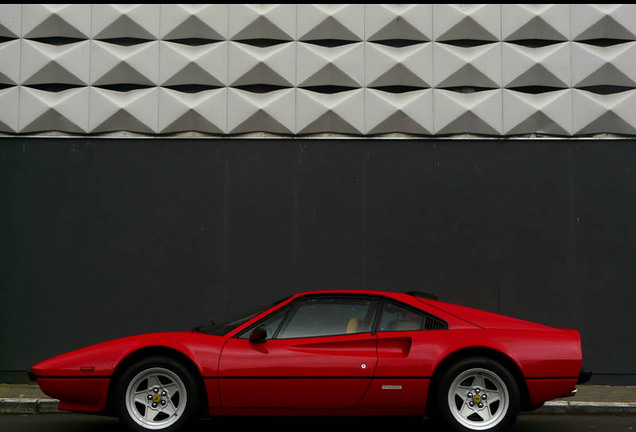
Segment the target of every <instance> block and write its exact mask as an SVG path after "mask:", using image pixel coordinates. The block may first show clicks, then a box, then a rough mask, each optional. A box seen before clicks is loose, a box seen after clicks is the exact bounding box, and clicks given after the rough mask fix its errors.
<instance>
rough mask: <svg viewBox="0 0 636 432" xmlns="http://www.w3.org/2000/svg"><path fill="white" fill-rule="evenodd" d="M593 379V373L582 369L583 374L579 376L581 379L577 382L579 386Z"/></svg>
mask: <svg viewBox="0 0 636 432" xmlns="http://www.w3.org/2000/svg"><path fill="white" fill-rule="evenodd" d="M591 378H592V371H591V370H588V369H583V368H581V373H580V374H579V379H578V380H577V381H576V383H577V384H585V383H586V382H588V381H589V380H590V379H591Z"/></svg>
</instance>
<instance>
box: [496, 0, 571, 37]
mask: <svg viewBox="0 0 636 432" xmlns="http://www.w3.org/2000/svg"><path fill="white" fill-rule="evenodd" d="M501 24H502V29H501V37H502V39H503V40H505V41H513V40H529V39H536V40H553V41H566V40H568V39H569V38H570V5H568V4H503V5H501Z"/></svg>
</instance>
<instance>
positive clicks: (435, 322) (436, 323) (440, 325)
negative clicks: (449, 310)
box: [424, 315, 448, 330]
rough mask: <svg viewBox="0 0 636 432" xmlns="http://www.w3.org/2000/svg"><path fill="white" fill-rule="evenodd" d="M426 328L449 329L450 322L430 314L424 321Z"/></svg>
mask: <svg viewBox="0 0 636 432" xmlns="http://www.w3.org/2000/svg"><path fill="white" fill-rule="evenodd" d="M424 330H448V324H446V322H444V321H442V320H441V319H438V318H435V317H433V316H430V315H428V316H427V317H426V322H425V323H424Z"/></svg>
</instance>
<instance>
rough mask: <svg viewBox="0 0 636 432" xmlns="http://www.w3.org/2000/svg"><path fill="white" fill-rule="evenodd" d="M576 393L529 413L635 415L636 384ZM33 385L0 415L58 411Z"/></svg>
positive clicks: (9, 398) (4, 400) (12, 387)
mask: <svg viewBox="0 0 636 432" xmlns="http://www.w3.org/2000/svg"><path fill="white" fill-rule="evenodd" d="M578 389H579V390H578V392H577V394H576V396H574V397H570V398H562V399H556V400H553V401H550V402H546V404H545V405H544V406H543V407H542V408H539V409H538V410H536V411H533V412H532V413H533V414H603V415H607V414H631V415H636V386H602V385H580V386H579V387H578ZM57 403H58V401H57V400H55V399H51V398H50V397H49V396H47V395H45V394H44V393H42V391H41V390H40V388H39V387H38V386H37V385H36V384H0V414H39V413H53V412H61V411H58V409H57Z"/></svg>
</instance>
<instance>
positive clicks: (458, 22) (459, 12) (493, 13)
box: [433, 3, 501, 41]
mask: <svg viewBox="0 0 636 432" xmlns="http://www.w3.org/2000/svg"><path fill="white" fill-rule="evenodd" d="M433 38H434V39H435V40H436V41H451V40H479V41H499V40H501V5H498V4H437V3H436V4H434V5H433Z"/></svg>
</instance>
